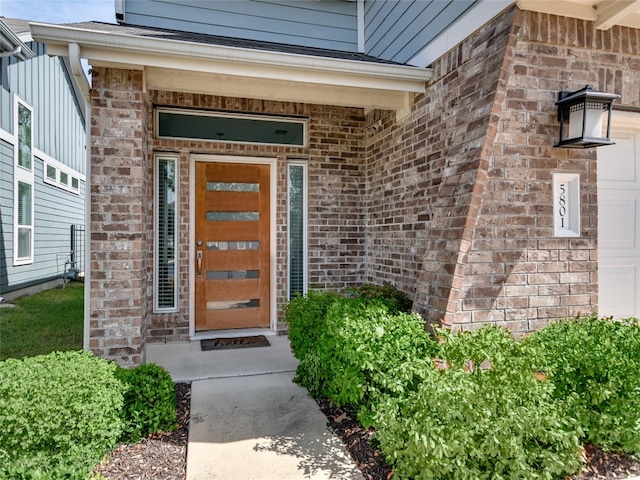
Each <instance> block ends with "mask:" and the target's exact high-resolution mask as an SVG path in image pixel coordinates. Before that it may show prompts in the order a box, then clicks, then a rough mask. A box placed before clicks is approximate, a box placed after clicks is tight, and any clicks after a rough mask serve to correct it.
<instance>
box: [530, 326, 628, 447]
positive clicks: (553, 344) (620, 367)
mask: <svg viewBox="0 0 640 480" xmlns="http://www.w3.org/2000/svg"><path fill="white" fill-rule="evenodd" d="M525 343H526V344H527V346H528V348H529V349H530V350H531V353H530V354H531V356H532V357H534V358H536V359H537V360H538V361H539V364H538V368H539V369H540V370H542V371H544V372H545V373H546V374H547V375H548V376H549V378H550V379H551V380H552V381H553V383H554V385H555V391H554V396H555V397H556V398H558V399H571V400H572V401H571V402H569V407H570V408H569V411H568V412H567V413H568V414H569V415H572V416H573V417H575V418H576V419H578V421H579V422H580V425H581V426H582V429H583V431H584V440H585V441H587V442H590V443H594V444H595V445H598V446H599V447H601V448H603V449H605V450H611V449H614V450H623V451H625V452H627V453H639V452H640V325H638V320H637V319H627V320H622V321H611V320H606V319H598V318H597V317H595V316H590V317H582V318H577V319H573V320H567V321H563V322H559V323H555V324H552V325H549V326H548V327H546V328H544V329H543V330H540V331H539V332H536V333H535V334H533V335H531V336H530V337H529V338H528V339H527V340H526V342H525Z"/></svg>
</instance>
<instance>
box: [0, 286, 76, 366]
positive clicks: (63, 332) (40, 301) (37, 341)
mask: <svg viewBox="0 0 640 480" xmlns="http://www.w3.org/2000/svg"><path fill="white" fill-rule="evenodd" d="M11 303H13V304H14V305H15V306H16V307H15V308H0V361H1V360H6V359H7V358H22V357H32V356H35V355H43V354H47V353H50V352H54V351H60V350H82V338H83V309H84V285H83V284H82V283H79V282H72V283H69V284H67V286H66V288H55V289H53V290H46V291H44V292H40V293H38V294H36V295H32V296H29V297H21V298H18V299H16V300H14V301H13V302H11Z"/></svg>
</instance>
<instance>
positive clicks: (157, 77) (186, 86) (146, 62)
mask: <svg viewBox="0 0 640 480" xmlns="http://www.w3.org/2000/svg"><path fill="white" fill-rule="evenodd" d="M115 28H117V26H114V29H115ZM31 29H32V34H33V37H34V39H36V40H37V41H41V42H45V43H46V44H47V47H48V52H49V53H50V54H52V55H63V56H67V55H69V52H70V46H73V45H78V46H79V51H80V57H81V58H85V59H87V60H88V61H89V63H90V64H91V65H93V66H113V67H121V68H130V69H137V70H144V71H145V76H144V77H145V83H146V88H148V89H164V90H173V91H176V90H177V91H186V92H193V93H204V94H213V95H230V96H244V97H249V98H267V99H273V100H283V101H294V102H305V103H322V104H329V105H342V106H352V107H361V108H365V109H375V108H380V109H387V110H395V111H396V112H397V114H398V116H403V115H404V114H405V113H407V111H408V110H407V109H408V104H409V96H410V95H411V94H413V93H420V92H424V91H425V88H426V82H427V81H428V80H429V79H430V78H431V70H430V69H425V68H419V67H412V66H407V65H398V64H391V63H380V62H372V61H362V60H351V59H343V58H335V57H334V58H331V57H323V56H313V55H307V54H297V53H290V52H277V51H266V50H257V49H250V48H238V47H230V46H223V45H212V44H205V43H201V42H198V43H196V42H189V41H176V40H170V39H166V38H151V37H148V36H136V35H130V34H125V33H118V32H114V31H109V32H105V31H99V30H90V29H86V28H77V27H73V26H68V25H50V24H43V23H31Z"/></svg>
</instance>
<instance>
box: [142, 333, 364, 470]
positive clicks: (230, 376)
mask: <svg viewBox="0 0 640 480" xmlns="http://www.w3.org/2000/svg"><path fill="white" fill-rule="evenodd" d="M268 339H269V342H270V343H271V346H269V347H254V348H242V349H235V350H219V351H206V352H202V351H200V343H199V342H191V343H176V344H167V345H149V346H147V362H149V363H157V364H158V365H161V366H163V367H165V368H166V369H167V370H168V371H169V373H170V374H171V377H172V378H173V379H174V381H176V382H188V381H191V421H190V424H189V444H188V447H187V480H272V479H273V480H276V479H277V480H302V479H312V480H316V479H317V480H320V479H336V480H356V479H357V480H362V478H363V476H362V474H361V473H360V470H359V469H358V468H357V467H356V466H355V464H354V462H353V461H352V460H351V458H350V457H349V455H348V453H347V451H346V449H345V448H344V446H343V445H342V442H341V441H340V439H339V438H337V437H336V436H334V435H333V434H332V433H331V432H330V431H329V429H328V428H327V426H326V424H327V421H326V418H325V416H324V414H323V413H322V412H321V411H320V410H319V408H318V405H317V404H316V402H315V401H314V400H313V399H311V398H310V397H309V396H308V394H307V391H306V390H305V389H303V388H301V387H299V386H298V385H296V384H295V383H293V382H292V379H293V377H294V371H295V369H296V365H297V362H296V360H295V359H294V358H293V356H292V355H291V351H290V348H289V341H288V339H287V338H286V337H277V336H272V337H268Z"/></svg>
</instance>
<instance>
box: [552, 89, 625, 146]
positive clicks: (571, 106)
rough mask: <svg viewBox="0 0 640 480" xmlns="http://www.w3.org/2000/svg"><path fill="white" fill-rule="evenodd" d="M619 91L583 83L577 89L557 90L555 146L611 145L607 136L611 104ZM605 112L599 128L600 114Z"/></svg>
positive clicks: (602, 114) (601, 116) (601, 117)
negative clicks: (558, 128)
mask: <svg viewBox="0 0 640 480" xmlns="http://www.w3.org/2000/svg"><path fill="white" fill-rule="evenodd" d="M616 98H620V95H616V94H611V93H604V92H597V91H595V90H592V89H591V87H589V86H587V87H585V88H583V89H582V90H578V91H577V92H565V91H563V92H560V93H559V94H558V101H557V102H556V105H558V120H559V121H560V140H559V142H558V143H557V144H556V145H555V146H556V147H565V148H590V147H598V146H602V145H612V144H613V143H614V142H612V141H611V139H610V138H609V135H610V133H609V126H608V125H610V124H611V107H612V104H613V100H615V99H616ZM605 114H606V115H608V122H607V128H606V131H604V129H603V124H604V118H603V117H604V115H605Z"/></svg>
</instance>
